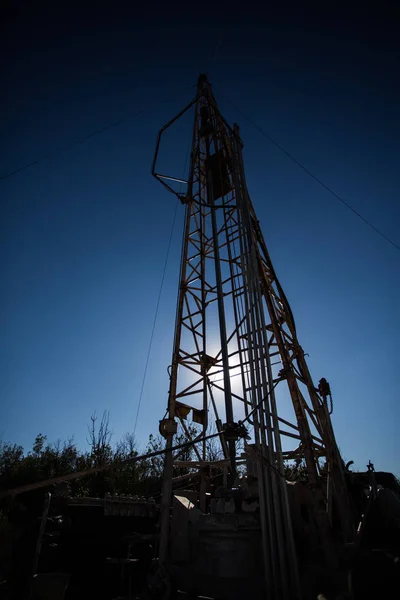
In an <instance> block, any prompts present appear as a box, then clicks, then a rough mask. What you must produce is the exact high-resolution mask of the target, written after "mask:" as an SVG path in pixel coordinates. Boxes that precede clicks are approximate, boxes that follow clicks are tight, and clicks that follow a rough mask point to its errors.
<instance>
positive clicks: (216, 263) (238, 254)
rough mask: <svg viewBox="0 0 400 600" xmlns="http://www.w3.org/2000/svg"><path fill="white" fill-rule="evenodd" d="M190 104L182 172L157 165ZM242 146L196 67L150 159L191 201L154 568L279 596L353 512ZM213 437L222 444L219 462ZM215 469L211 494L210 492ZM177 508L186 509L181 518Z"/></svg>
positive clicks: (293, 593) (327, 561) (293, 590)
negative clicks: (188, 447) (184, 454)
mask: <svg viewBox="0 0 400 600" xmlns="http://www.w3.org/2000/svg"><path fill="white" fill-rule="evenodd" d="M187 111H192V112H193V113H194V121H193V134H192V142H191V154H190V167H189V171H188V177H187V179H185V180H182V179H181V178H179V177H176V176H175V174H173V173H172V174H162V173H160V172H159V162H160V161H159V154H160V147H162V145H163V143H164V140H165V138H164V137H163V135H164V133H165V132H166V131H167V130H169V128H172V127H173V126H174V124H175V122H176V121H177V120H178V119H180V118H181V117H182V116H183V115H184V114H185V113H187ZM242 150H243V142H242V140H241V138H240V132H239V127H238V125H236V124H235V125H233V127H231V126H230V125H229V124H228V123H227V121H226V120H225V119H224V117H223V116H222V114H221V112H220V111H219V108H218V105H217V103H216V100H215V97H214V94H213V91H212V88H211V85H210V82H209V81H208V79H207V77H206V76H205V75H200V77H199V79H198V84H197V93H196V96H195V98H194V99H193V100H192V101H191V102H190V103H189V105H188V106H186V107H185V108H184V109H183V110H182V111H181V112H180V113H179V114H178V115H177V116H176V117H175V118H174V119H172V120H171V121H169V123H167V124H166V125H165V126H164V127H163V128H162V129H161V131H160V133H159V135H158V139H157V144H156V151H155V156H154V160H153V166H152V173H153V175H154V177H156V178H157V180H159V181H160V182H161V183H162V184H163V185H164V186H165V187H166V188H167V189H168V190H169V191H170V192H172V193H174V194H176V195H177V196H178V198H179V200H180V201H181V203H182V205H183V206H184V209H185V221H184V234H183V246H182V256H181V266H180V283H179V291H178V301H177V312H176V323H175V335H174V342H173V354H172V363H171V367H170V370H169V374H170V384H169V394H168V410H167V414H166V416H165V418H164V419H162V420H161V421H160V432H161V434H162V435H163V436H164V438H165V444H166V455H165V456H166V458H165V466H164V477H163V491H162V503H161V524H160V545H159V569H160V570H163V573H164V576H165V573H167V572H168V574H169V577H172V579H174V578H175V579H176V580H177V581H178V582H179V586H180V587H181V588H183V589H187V590H188V591H189V592H191V593H194V594H200V593H206V594H208V595H210V596H212V597H218V598H220V597H221V598H225V597H226V598H242V597H249V598H250V597H251V598H271V599H274V600H284V599H285V600H286V599H294V598H301V597H307V592H304V590H305V589H306V588H307V583H306V582H305V579H304V572H305V570H307V569H309V565H305V562H307V561H308V562H309V563H312V562H313V560H314V559H315V556H316V555H318V561H319V565H320V567H319V568H320V569H321V568H322V569H325V570H326V572H329V573H335V570H337V568H338V561H339V557H340V549H341V548H343V547H344V546H345V545H346V543H351V542H352V540H353V539H354V535H355V531H354V522H355V521H354V515H353V512H352V506H351V503H350V498H349V495H348V492H347V487H346V481H345V470H344V464H343V461H342V459H341V456H340V453H339V450H338V446H337V443H336V440H335V435H334V431H333V428H332V424H331V418H330V412H331V405H330V402H329V400H330V388H329V384H328V382H327V381H326V379H324V378H322V379H321V380H320V382H319V385H318V386H316V385H315V384H314V382H313V380H312V377H311V375H310V371H309V369H308V367H307V362H306V359H305V353H304V350H303V349H302V347H301V345H300V343H299V341H298V338H297V333H296V326H295V322H294V318H293V314H292V311H291V309H290V306H289V302H288V300H287V298H286V296H285V294H284V291H283V289H282V287H281V285H280V283H279V280H278V278H277V275H276V273H275V270H274V267H273V264H272V262H271V258H270V256H269V253H268V250H267V246H266V243H265V241H264V237H263V234H262V232H261V228H260V224H259V221H258V220H257V216H256V213H255V210H254V207H253V204H252V202H251V199H250V196H249V192H248V189H247V185H246V177H245V170H244V164H243V156H242ZM177 183H179V184H183V185H184V186H185V189H184V190H183V192H182V190H181V189H178V186H177ZM190 417H191V425H190V427H189V426H188V419H189V418H190ZM179 432H183V433H184V434H185V435H186V436H187V439H188V440H189V441H190V442H192V443H193V447H194V456H193V459H192V460H191V461H189V462H188V461H182V460H180V459H181V451H176V452H174V451H173V447H174V439H176V437H175V436H176V435H177V434H178V433H179ZM210 434H217V435H216V438H217V439H218V444H219V445H220V453H219V455H218V456H217V459H216V458H215V456H214V457H213V458H214V460H212V459H211V458H210V457H209V456H208V453H207V440H208V438H209V436H210ZM293 462H294V463H296V464H297V465H298V464H302V465H303V467H304V468H303V474H304V483H303V484H301V485H302V487H303V490H304V493H305V494H306V495H307V500H306V501H305V507H302V510H303V508H304V510H303V513H304V511H305V512H306V513H307V514H306V516H304V514H303V517H304V519H305V521H306V522H308V523H309V524H310V527H309V528H308V529H307V531H308V533H307V535H308V541H307V543H306V545H307V550H306V551H305V552H300V551H299V543H298V540H297V537H298V534H296V531H294V528H295V527H294V524H295V519H294V512H295V507H294V505H295V503H296V501H297V500H296V498H295V494H294V486H290V484H289V483H288V482H287V480H286V479H287V478H286V474H285V473H286V471H285V467H286V466H287V465H288V464H291V463H293ZM182 465H184V466H185V467H186V468H189V469H190V470H191V472H196V473H197V474H198V482H199V483H198V495H197V498H198V500H197V502H195V501H194V500H193V499H192V500H193V501H192V502H191V501H190V499H188V498H186V500H183V499H182V498H177V496H176V495H174V494H173V489H172V480H173V476H174V472H175V467H177V466H182ZM218 473H219V474H220V475H221V476H220V484H221V485H220V486H219V488H218V490H216V489H215V486H213V490H214V491H213V495H214V496H215V494H216V495H217V497H214V498H212V497H210V492H209V491H207V490H208V489H210V481H212V478H213V475H214V476H216V475H215V474H218ZM255 490H256V491H255ZM217 492H218V493H217ZM246 497H247V498H250V497H252V498H253V500H255V504H254V503H253V504H254V505H255V506H256V507H257V508H256V509H254V512H252V510H253V509H252V508H249V507H250V506H253V505H252V504H251V503H250V502H247V507H248V510H247V511H246V510H245V508H246ZM175 512H176V515H179V514H181V513H182V515H183V516H182V517H179V516H178V517H177V519H178V522H179V518H181V524H180V525H179V524H178V525H176V520H177V519H176V518H175V516H174V515H175ZM185 515H186V516H185ZM311 523H312V527H311ZM311 530H312V531H313V533H311ZM182 532H183V533H182ZM179 536H181V537H182V536H183V538H185V539H184V540H183V541H182V544H183V547H182V548H183V549H182V548H180V549H179V543H178V542H177V539H178V538H179ZM311 537H312V538H313V541H312V540H311ZM179 539H180V538H179ZM188 540H189V541H188ZM314 542H315V543H314ZM311 546H313V548H314V549H313V552H314V558H312V557H311V554H312V552H311V550H310V547H311ZM300 554H301V556H300ZM306 555H307V557H308V558H305V556H306ZM304 561H305V562H304ZM321 565H323V567H321ZM260 574H261V575H260ZM311 578H312V576H311ZM241 582H242V583H243V586H242V585H241ZM249 582H250V583H249ZM246 586H247V587H246ZM310 589H311V588H310Z"/></svg>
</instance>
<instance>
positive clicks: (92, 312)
mask: <svg viewBox="0 0 400 600" xmlns="http://www.w3.org/2000/svg"><path fill="white" fill-rule="evenodd" d="M107 4H108V7H107V8H101V7H99V6H98V5H97V6H95V5H93V8H92V9H90V10H89V8H87V9H85V10H81V11H80V12H77V11H74V10H73V8H71V7H70V5H69V4H67V3H65V5H64V8H62V10H60V6H59V5H57V7H56V8H55V7H54V6H52V5H51V4H50V3H48V4H47V3H40V2H39V3H35V4H34V3H31V2H25V3H24V2H19V3H18V2H15V3H14V4H13V8H12V9H10V10H9V12H8V13H7V15H6V16H5V18H4V19H3V20H2V21H3V25H2V33H1V37H2V57H3V62H2V72H1V82H0V83H1V86H2V89H3V90H4V91H3V96H2V103H3V106H2V111H1V115H2V116H1V133H2V135H1V154H0V165H1V174H6V173H8V172H11V171H13V170H15V169H17V168H18V167H20V166H21V165H23V164H25V163H29V162H31V161H33V160H35V159H37V158H39V157H41V156H44V155H47V154H50V157H49V158H47V159H46V160H43V161H42V162H40V163H39V164H36V165H34V166H32V167H30V168H28V169H26V170H23V171H21V172H19V173H17V174H15V175H14V176H12V177H9V178H7V179H3V180H2V181H1V182H0V190H1V192H0V193H1V264H2V269H1V282H2V293H1V342H0V369H1V378H0V394H1V396H0V398H1V406H0V437H1V438H3V439H6V440H11V441H16V442H18V443H21V444H23V445H25V446H29V445H30V444H31V442H32V440H33V438H34V437H35V435H36V434H37V433H38V432H43V433H45V434H47V435H48V437H49V439H50V440H51V441H55V440H56V439H57V438H59V437H60V438H62V439H64V438H66V437H68V436H70V435H74V436H75V440H76V442H77V443H78V445H79V446H81V447H84V446H85V444H86V441H85V437H86V424H87V423H88V421H89V420H90V415H91V414H92V413H93V412H94V411H95V410H96V411H97V413H98V414H101V413H102V411H103V410H105V409H109V410H110V416H111V426H112V429H113V431H114V436H115V439H118V438H119V437H120V436H121V435H122V434H123V433H124V432H126V431H130V430H132V428H133V424H134V420H135V415H136V409H137V402H138V398H139V392H140V387H141V382H142V377H143V371H144V366H145V361H146V355H147V349H148V344H149V339H150V334H151V328H152V323H153V319H154V312H155V307H156V301H157V294H158V290H159V287H160V281H161V275H162V271H163V265H164V261H165V255H166V250H167V245H168V239H169V235H170V230H171V224H172V221H173V216H174V210H175V200H174V198H173V196H171V195H169V194H167V193H166V192H164V190H163V188H162V187H161V186H160V185H159V184H157V182H155V181H153V180H152V178H151V175H150V165H151V160H152V155H153V150H154V143H155V137H156V134H157V131H158V129H159V128H160V127H161V126H162V125H163V124H164V123H165V122H166V121H167V120H168V119H169V118H170V117H172V116H173V115H174V114H175V113H176V112H178V111H179V110H180V109H181V108H182V107H183V106H184V105H185V103H187V101H188V100H189V99H190V98H191V97H192V95H193V93H194V87H193V86H194V85H195V83H196V79H197V76H198V73H199V72H200V71H204V70H205V71H207V72H208V73H209V76H210V80H211V82H212V83H213V84H214V85H215V95H216V97H217V100H219V103H220V107H221V109H222V110H223V112H224V115H225V116H226V118H227V120H228V121H230V122H233V121H237V122H239V124H240V126H241V134H242V138H243V140H244V143H245V154H244V158H245V165H246V169H247V180H248V185H249V190H250V193H251V195H252V199H253V203H254V205H255V208H256V211H257V213H258V217H259V219H260V221H261V225H262V228H263V231H264V235H265V238H266V242H267V244H268V246H269V249H270V253H271V256H272V259H273V261H274V264H275V268H276V271H277V273H278V275H279V277H280V280H281V283H282V285H283V287H284V289H285V291H286V294H287V296H288V298H289V301H290V302H291V305H292V309H293V312H294V315H295V319H296V323H297V330H298V334H299V338H300V343H301V344H302V346H303V348H304V349H305V351H306V352H308V353H309V355H310V358H309V364H310V369H311V371H312V373H313V376H314V379H315V380H316V381H318V379H320V377H322V376H324V377H326V378H327V379H328V380H329V381H330V383H331V387H332V391H333V395H334V408H335V410H334V415H333V423H334V427H335V431H336V435H337V438H338V442H339V445H340V448H341V450H342V452H343V455H344V457H345V459H346V460H350V459H354V460H355V461H356V466H357V467H359V468H361V469H363V468H364V466H365V464H366V463H367V462H368V460H369V459H371V460H372V461H373V462H374V463H375V465H376V467H377V468H379V469H382V470H392V471H394V472H396V473H400V460H399V459H400V441H399V439H400V438H399V435H398V427H399V422H400V408H399V406H400V403H399V392H398V379H397V373H398V370H399V362H400V349H399V348H400V346H399V343H398V333H399V329H400V316H399V306H400V283H399V265H400V253H399V251H398V250H396V249H395V248H394V247H393V246H390V245H389V244H388V243H387V242H385V241H384V240H383V239H382V238H381V237H379V236H378V235H377V234H376V233H374V232H373V231H372V230H371V229H369V228H368V227H367V226H366V225H365V224H364V223H362V222H361V221H360V220H359V219H357V217H356V216H355V215H354V214H352V213H351V212H349V211H348V210H347V209H346V208H345V207H343V206H342V205H341V204H340V203H339V202H338V201H337V200H335V199H334V198H333V197H332V196H330V195H329V193H327V192H326V191H325V190H324V189H323V188H321V187H320V186H319V185H318V184H317V183H316V182H315V181H313V180H312V179H311V178H310V177H309V176H308V175H306V174H305V173H304V172H303V171H301V170H300V169H299V168H298V167H297V166H296V165H294V164H293V163H292V162H290V160H289V159H288V158H287V157H285V156H284V155H283V154H282V153H280V152H279V150H277V149H276V148H275V147H274V146H272V145H271V144H270V143H269V142H268V141H267V140H266V139H265V138H264V137H263V136H262V135H261V134H260V133H259V132H258V131H257V130H256V129H255V128H254V127H253V126H252V125H250V124H249V123H248V122H247V121H246V120H245V119H244V118H243V117H242V116H241V115H239V114H238V113H237V112H236V110H235V109H234V108H233V106H232V105H231V104H230V103H229V102H228V100H230V101H231V102H233V104H234V105H237V106H239V107H240V109H241V110H242V111H243V112H244V113H245V114H246V115H248V116H249V117H250V118H251V119H252V120H253V121H255V122H256V123H257V124H259V125H260V126H261V127H262V128H264V129H265V130H266V131H267V132H268V133H269V134H270V135H271V136H272V137H273V138H274V139H276V140H277V141H278V142H279V143H280V144H281V145H282V146H283V147H284V148H286V149H287V150H288V151H289V152H291V153H292V154H293V155H295V156H296V157H297V158H298V159H299V160H300V161H301V162H302V163H303V164H304V165H305V166H306V167H307V168H308V169H310V170H311V171H312V172H313V173H314V174H315V175H316V176H317V177H319V178H321V179H322V180H323V181H324V182H325V183H326V184H327V185H328V186H330V187H331V188H332V189H333V190H335V191H336V192H337V193H338V194H340V195H341V196H342V197H343V198H344V199H345V200H346V201H348V202H349V203H350V204H351V205H352V206H353V207H354V208H355V209H356V210H358V211H360V212H361V213H362V214H363V215H364V216H365V217H366V218H367V219H368V220H370V221H371V222H373V223H374V224H375V225H376V226H377V227H378V228H380V229H381V230H382V231H384V232H385V233H386V235H388V236H389V237H391V238H392V239H393V240H394V241H395V242H396V243H397V244H400V237H399V222H400V208H399V202H398V189H399V172H400V167H399V146H398V140H399V134H400V118H399V109H398V107H399V105H400V93H399V75H398V72H399V71H398V65H399V61H400V56H399V54H400V52H399V44H398V41H397V40H396V35H397V33H396V32H398V25H399V16H398V14H397V13H396V9H395V8H393V7H392V6H394V3H393V5H391V4H385V3H384V4H382V5H381V6H377V5H376V6H375V7H374V12H368V10H367V9H365V7H364V8H363V11H362V13H360V12H357V11H354V14H353V13H352V12H351V11H349V10H348V9H346V10H343V11H342V10H340V9H338V8H336V9H334V8H333V4H332V9H331V12H328V9H327V8H326V7H325V9H324V11H325V12H323V13H322V12H318V11H316V10H312V11H311V10H310V11H303V10H302V9H301V8H297V9H296V11H295V10H294V9H290V10H289V8H288V6H287V7H286V8H285V9H283V10H282V12H280V11H279V9H277V8H274V9H268V10H266V9H265V8H264V9H261V8H260V7H259V4H260V3H253V2H246V3H243V2H240V3H235V2H229V3H218V8H217V9H215V6H214V5H215V4H216V3H209V4H208V3H204V2H203V3H201V4H198V5H192V4H191V3H186V4H185V5H184V6H180V5H178V4H176V6H175V7H173V5H171V3H159V4H157V3H154V2H153V3H152V4H151V6H148V7H147V8H144V7H142V8H138V7H135V8H130V9H128V8H126V7H124V5H123V4H122V3H119V2H115V3H113V5H112V7H111V4H110V3H107ZM257 6H258V7H257ZM319 10H320V9H319ZM262 11H263V12H262ZM162 100H166V102H163V103H161V101H162ZM141 109H146V110H145V112H143V113H142V114H140V115H139V116H136V117H135V116H133V117H132V118H131V119H128V120H124V121H123V123H121V124H120V125H119V126H117V127H114V128H111V129H108V130H107V131H105V132H104V133H102V134H101V135H98V136H94V137H92V138H90V139H88V140H87V141H85V142H84V143H81V144H78V145H74V146H72V147H70V148H69V149H67V150H65V151H64V152H62V153H57V152H54V151H55V150H56V149H58V148H63V147H68V146H71V144H72V143H73V142H74V141H75V140H78V139H80V138H83V137H85V136H86V135H87V134H90V133H91V132H93V131H96V130H98V129H101V128H103V127H104V126H107V125H109V124H111V123H113V122H115V121H118V120H120V119H125V117H126V116H127V115H128V114H130V113H134V112H135V111H138V110H141ZM185 128H186V129H185ZM189 135H190V127H189V124H188V123H186V124H183V127H182V128H181V129H180V130H179V132H178V133H177V135H176V136H175V137H172V138H171V140H170V142H171V147H170V151H169V153H170V163H171V165H172V166H173V167H176V169H177V172H179V174H182V173H183V169H184V164H185V149H186V148H187V143H188V136H189ZM182 217H183V209H182V208H181V207H179V208H178V216H177V220H176V224H175V229H174V234H173V238H172V246H171V253H170V258H169V261H168V266H167V271H166V279H165V284H164V287H163V292H162V297H161V305H160V311H159V316H158V320H157V325H156V329H155V335H154V343H153V346H152V352H151V359H150V364H149V369H148V373H147V378H146V382H145V388H144V394H143V401H142V407H141V411H140V416H139V421H138V428H137V437H138V441H139V443H140V444H142V445H143V444H144V442H145V440H146V439H147V436H148V434H149V433H150V432H152V431H153V432H154V431H156V430H157V427H158V420H159V419H160V418H162V416H163V414H164V410H165V406H166V401H167V390H168V376H167V366H168V365H169V364H170V362H171V347H172V336H173V326H174V323H173V321H174V316H175V299H176V291H177V276H178V267H179V254H180V240H181V229H182Z"/></svg>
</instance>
